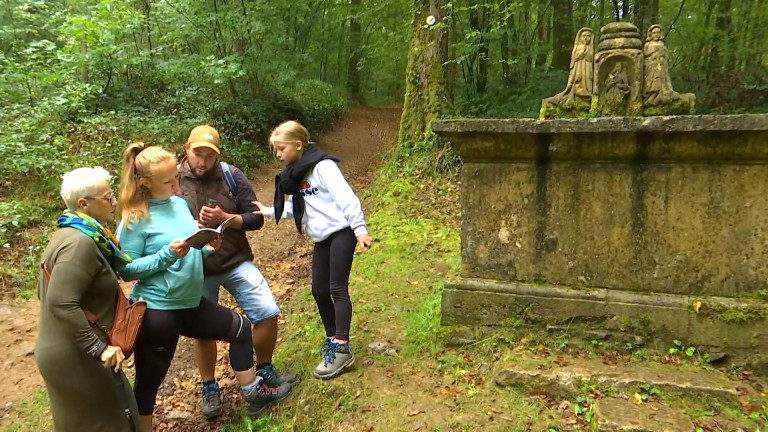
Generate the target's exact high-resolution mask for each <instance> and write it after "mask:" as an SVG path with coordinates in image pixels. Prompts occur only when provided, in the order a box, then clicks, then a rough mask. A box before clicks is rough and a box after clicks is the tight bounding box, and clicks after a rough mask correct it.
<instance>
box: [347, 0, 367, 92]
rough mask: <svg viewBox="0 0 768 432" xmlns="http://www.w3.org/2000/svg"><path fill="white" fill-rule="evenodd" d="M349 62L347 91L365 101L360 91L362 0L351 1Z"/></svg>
mask: <svg viewBox="0 0 768 432" xmlns="http://www.w3.org/2000/svg"><path fill="white" fill-rule="evenodd" d="M349 6H350V10H349V64H348V66H347V91H349V97H350V98H351V99H352V100H353V101H354V102H357V103H362V102H363V95H362V93H361V91H360V61H361V60H362V51H361V49H362V47H361V45H360V19H359V18H358V12H359V10H360V0H350V2H349Z"/></svg>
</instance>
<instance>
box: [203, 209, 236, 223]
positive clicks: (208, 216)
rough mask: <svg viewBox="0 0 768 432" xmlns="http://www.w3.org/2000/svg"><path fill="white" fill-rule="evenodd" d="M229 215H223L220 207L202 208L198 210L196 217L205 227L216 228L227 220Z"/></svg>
mask: <svg viewBox="0 0 768 432" xmlns="http://www.w3.org/2000/svg"><path fill="white" fill-rule="evenodd" d="M230 216H232V215H231V214H228V213H224V210H222V209H221V207H219V206H216V207H208V206H203V207H202V208H201V209H200V215H199V216H198V220H199V221H200V222H202V223H204V224H205V225H206V226H209V227H217V226H219V225H221V223H222V222H224V221H225V220H227V219H228V218H229V217H230Z"/></svg>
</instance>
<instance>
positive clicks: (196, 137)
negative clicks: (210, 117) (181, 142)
mask: <svg viewBox="0 0 768 432" xmlns="http://www.w3.org/2000/svg"><path fill="white" fill-rule="evenodd" d="M219 142H220V140H219V132H218V131H217V130H216V129H214V128H212V127H211V126H208V125H202V126H198V127H196V128H194V129H192V132H190V133H189V139H187V144H189V148H190V149H194V148H198V147H208V148H210V149H212V150H213V151H215V152H216V154H221V151H220V150H219Z"/></svg>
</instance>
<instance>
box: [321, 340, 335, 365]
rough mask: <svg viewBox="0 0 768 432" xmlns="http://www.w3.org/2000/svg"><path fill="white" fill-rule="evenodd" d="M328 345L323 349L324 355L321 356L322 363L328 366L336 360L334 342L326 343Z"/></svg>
mask: <svg viewBox="0 0 768 432" xmlns="http://www.w3.org/2000/svg"><path fill="white" fill-rule="evenodd" d="M327 346H328V347H327V348H326V350H325V356H324V357H323V365H325V366H328V365H329V364H331V363H333V361H334V360H336V344H335V343H333V342H330V343H328V345H327Z"/></svg>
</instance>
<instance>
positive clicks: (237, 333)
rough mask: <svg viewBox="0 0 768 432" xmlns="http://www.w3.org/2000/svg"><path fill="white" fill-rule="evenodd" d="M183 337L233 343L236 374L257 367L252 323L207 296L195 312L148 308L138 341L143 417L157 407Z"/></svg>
mask: <svg viewBox="0 0 768 432" xmlns="http://www.w3.org/2000/svg"><path fill="white" fill-rule="evenodd" d="M179 335H184V336H187V337H191V338H194V339H213V340H220V341H226V342H229V363H230V364H231V365H232V369H234V370H235V371H236V372H240V371H245V370H248V369H250V368H252V367H253V342H252V341H251V322H250V321H248V318H246V317H244V316H242V315H240V314H237V313H235V312H233V311H231V310H229V309H227V308H225V307H224V306H219V305H217V304H215V303H213V302H212V301H210V300H208V299H206V298H205V297H203V298H202V299H201V301H200V305H199V306H198V307H196V308H192V309H177V310H157V309H147V311H146V313H145V315H144V322H143V323H142V328H141V334H140V335H139V338H138V340H137V341H136V342H137V343H136V352H135V356H136V357H135V358H136V382H135V383H134V386H133V393H134V394H135V395H136V402H137V404H138V407H139V415H143V416H144V415H150V414H152V411H153V410H154V408H155V398H156V397H157V389H158V388H160V384H161V383H162V382H163V380H164V379H165V374H166V373H167V372H168V368H169V367H170V366H171V360H172V359H173V354H174V353H175V352H176V343H177V342H178V341H179Z"/></svg>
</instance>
